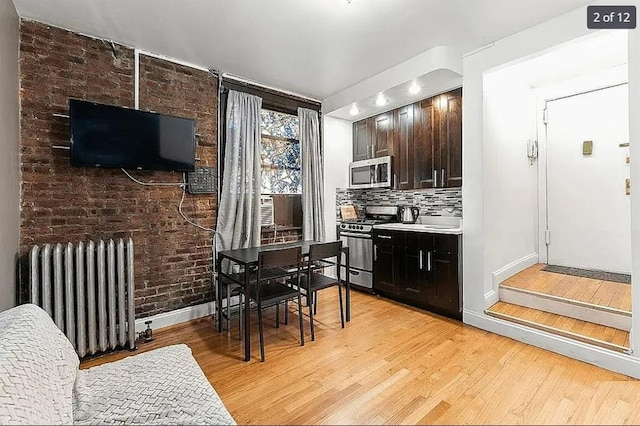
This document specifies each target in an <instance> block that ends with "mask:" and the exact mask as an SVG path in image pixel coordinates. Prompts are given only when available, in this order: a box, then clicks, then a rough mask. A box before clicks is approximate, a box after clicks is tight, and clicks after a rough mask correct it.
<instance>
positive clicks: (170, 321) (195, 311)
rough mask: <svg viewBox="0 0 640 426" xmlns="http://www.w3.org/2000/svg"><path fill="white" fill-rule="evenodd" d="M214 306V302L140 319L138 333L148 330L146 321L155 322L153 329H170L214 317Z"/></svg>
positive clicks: (137, 326) (152, 325) (137, 324)
mask: <svg viewBox="0 0 640 426" xmlns="http://www.w3.org/2000/svg"><path fill="white" fill-rule="evenodd" d="M214 306H215V303H214V302H208V303H203V304H201V305H195V306H189V307H186V308H182V309H176V310H175V311H171V312H163V313H161V314H157V315H153V316H150V317H145V318H139V319H137V320H136V333H139V332H141V331H142V330H144V329H145V328H147V326H146V325H145V323H144V322H145V321H149V320H151V321H153V324H151V327H152V328H153V329H158V328H163V327H168V326H170V325H175V324H180V323H181V322H185V321H190V320H193V319H197V318H202V317H206V316H208V315H213V313H214Z"/></svg>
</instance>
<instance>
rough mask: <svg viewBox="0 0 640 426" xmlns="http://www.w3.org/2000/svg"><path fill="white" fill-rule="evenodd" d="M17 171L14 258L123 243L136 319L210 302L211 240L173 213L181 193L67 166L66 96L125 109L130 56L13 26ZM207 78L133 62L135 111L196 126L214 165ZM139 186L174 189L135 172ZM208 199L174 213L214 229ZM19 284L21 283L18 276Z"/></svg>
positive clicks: (130, 90) (212, 97) (77, 38)
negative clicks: (16, 32)
mask: <svg viewBox="0 0 640 426" xmlns="http://www.w3.org/2000/svg"><path fill="white" fill-rule="evenodd" d="M20 78H21V83H20V100H21V142H20V156H21V169H22V188H21V199H20V203H21V226H20V251H21V253H20V254H21V255H22V256H24V255H26V253H27V252H28V250H29V248H30V246H31V245H33V244H44V243H58V242H65V241H79V240H88V239H98V238H103V239H104V238H119V237H129V236H131V237H132V238H133V240H134V244H135V276H136V316H137V317H143V316H148V315H153V314H157V313H161V312H167V311H171V310H174V309H178V308H183V307H186V306H191V305H196V304H200V303H204V302H207V301H211V300H212V284H211V268H212V253H211V242H212V236H211V233H209V232H206V231H201V230H198V229H196V228H195V227H193V226H191V225H189V224H187V223H185V221H184V220H183V219H182V218H181V217H180V216H179V214H178V203H179V202H180V198H181V195H182V191H181V190H180V189H179V188H177V187H175V188H172V187H142V186H140V185H137V184H135V183H134V182H132V181H130V180H129V179H128V178H127V177H126V176H124V174H123V173H122V172H121V171H120V170H113V169H111V170H110V169H95V168H75V167H74V168H72V167H71V166H70V164H69V153H68V152H67V151H61V150H55V149H52V145H56V144H66V143H68V120H66V119H64V118H57V117H54V116H53V115H52V114H53V113H63V114H66V113H67V110H68V99H69V98H79V99H86V100H90V101H96V102H101V103H107V104H114V105H120V106H126V107H133V104H134V52H133V50H132V49H130V48H127V47H125V46H119V45H116V49H115V52H113V51H112V48H111V46H110V45H109V44H108V43H105V42H103V41H101V40H97V39H93V38H90V37H85V36H81V35H78V34H75V33H72V32H69V31H65V30H62V29H59V28H54V27H49V26H47V25H44V24H41V23H37V22H32V21H22V23H21V41H20ZM216 95H217V80H216V78H215V76H213V75H211V74H209V73H207V72H204V71H198V70H193V69H189V68H186V67H183V66H179V65H175V64H172V63H169V62H165V61H162V60H158V59H153V58H149V57H145V56H141V58H140V108H141V109H146V110H153V111H157V112H160V113H169V114H174V115H179V116H184V117H190V118H195V119H196V131H197V133H198V134H199V137H198V151H197V155H198V157H199V158H200V161H199V163H198V164H199V165H203V166H212V167H215V165H216V156H217V151H216V146H217V142H216V141H217V135H216V129H217V123H216V115H217V99H216ZM134 174H135V176H136V177H138V178H139V179H141V180H144V181H155V182H179V181H180V180H181V179H182V176H181V174H179V173H173V172H135V173H134ZM216 205H217V200H216V197H215V195H213V196H193V195H188V194H187V196H186V199H185V203H184V206H183V211H184V212H185V214H187V216H189V217H191V218H193V219H195V220H197V221H198V222H199V223H200V224H202V225H204V226H206V227H213V226H214V224H215V220H216V217H215V214H216V213H215V211H216ZM23 281H24V279H23Z"/></svg>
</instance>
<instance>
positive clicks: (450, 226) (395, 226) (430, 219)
mask: <svg viewBox="0 0 640 426" xmlns="http://www.w3.org/2000/svg"><path fill="white" fill-rule="evenodd" d="M373 228H374V229H388V230H392V231H409V232H428V233H431V234H448V235H462V219H461V218H457V217H438V216H420V217H418V220H416V223H383V224H379V225H374V226H373Z"/></svg>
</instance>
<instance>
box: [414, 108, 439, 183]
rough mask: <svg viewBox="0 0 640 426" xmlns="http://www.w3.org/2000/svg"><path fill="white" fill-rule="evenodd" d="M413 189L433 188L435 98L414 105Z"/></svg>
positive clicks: (435, 124) (435, 139) (435, 134)
mask: <svg viewBox="0 0 640 426" xmlns="http://www.w3.org/2000/svg"><path fill="white" fill-rule="evenodd" d="M413 111H414V113H413V129H412V130H413V145H414V152H413V154H414V155H413V164H414V166H413V167H414V173H413V176H414V181H413V188H417V189H422V188H433V187H434V186H435V185H434V180H433V177H434V172H435V170H436V166H435V158H436V142H437V141H438V133H437V131H436V130H437V128H438V126H437V123H436V114H435V107H434V104H433V98H429V99H424V100H422V101H420V102H416V103H415V104H413Z"/></svg>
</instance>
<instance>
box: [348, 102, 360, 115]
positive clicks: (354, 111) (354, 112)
mask: <svg viewBox="0 0 640 426" xmlns="http://www.w3.org/2000/svg"><path fill="white" fill-rule="evenodd" d="M349 114H351V115H358V114H360V110H359V109H358V107H357V106H356V104H353V105H351V109H350V110H349Z"/></svg>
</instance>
